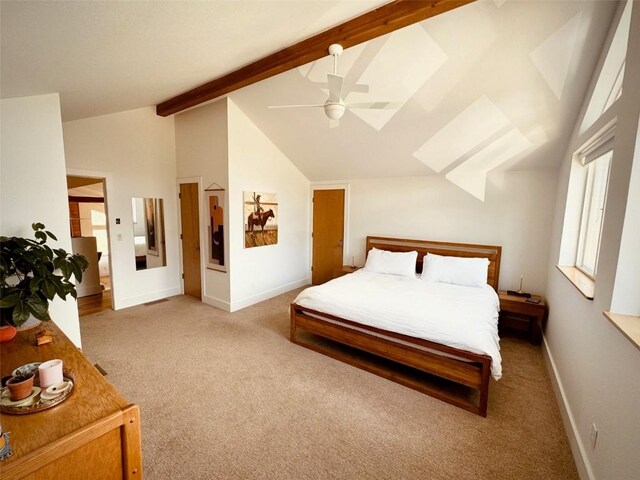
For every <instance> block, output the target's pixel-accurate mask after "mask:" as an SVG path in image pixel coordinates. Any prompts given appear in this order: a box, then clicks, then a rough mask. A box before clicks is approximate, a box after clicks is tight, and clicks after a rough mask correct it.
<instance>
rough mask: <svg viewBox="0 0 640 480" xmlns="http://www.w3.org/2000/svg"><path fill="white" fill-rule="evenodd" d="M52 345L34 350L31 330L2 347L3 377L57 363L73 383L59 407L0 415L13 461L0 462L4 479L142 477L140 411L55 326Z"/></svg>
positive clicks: (0, 369)
mask: <svg viewBox="0 0 640 480" xmlns="http://www.w3.org/2000/svg"><path fill="white" fill-rule="evenodd" d="M46 326H47V329H49V330H51V331H53V332H54V341H53V343H50V344H48V345H43V346H41V347H36V346H35V344H36V342H35V335H36V333H37V332H38V331H39V330H41V329H40V328H33V329H31V330H28V331H26V332H20V333H18V335H17V336H16V337H15V338H14V339H13V340H12V341H10V342H7V343H3V344H0V351H1V355H0V357H1V364H0V372H1V374H2V376H5V375H9V374H10V373H11V371H12V370H13V369H15V368H16V367H19V366H20V365H24V364H26V363H31V362H42V361H45V360H51V359H54V358H61V359H62V360H63V362H64V369H65V373H68V374H69V375H71V376H72V377H73V378H74V380H75V386H74V389H73V392H72V393H71V395H70V396H69V398H68V399H66V400H65V401H64V402H63V403H61V404H59V405H57V406H56V407H54V408H51V409H49V410H44V411H42V412H37V413H32V414H28V415H8V414H4V413H2V414H0V423H1V424H2V429H3V430H4V431H5V432H10V443H11V446H12V447H13V456H11V457H9V458H7V459H5V460H2V461H0V477H1V478H2V479H3V480H10V479H17V478H20V479H22V478H26V479H34V480H35V479H61V478H64V479H73V480H75V479H78V480H80V479H98V478H99V479H123V478H125V479H138V478H142V454H141V443H140V411H139V409H138V406H137V405H131V404H129V403H128V402H126V401H125V399H124V398H122V397H121V396H120V394H119V393H118V392H117V391H116V389H115V388H114V387H113V386H112V385H111V384H110V383H109V382H108V381H107V380H106V379H105V378H104V377H103V376H102V375H101V374H100V372H98V370H97V369H96V368H95V367H94V366H93V365H92V364H91V363H89V361H88V360H87V359H86V357H85V356H84V355H83V354H82V352H80V351H79V350H78V349H77V348H76V347H75V346H74V345H73V344H72V343H71V341H70V340H69V339H68V338H67V337H66V336H65V335H64V334H63V333H62V332H61V331H60V329H58V328H57V327H56V326H55V325H54V324H53V323H47V324H46Z"/></svg>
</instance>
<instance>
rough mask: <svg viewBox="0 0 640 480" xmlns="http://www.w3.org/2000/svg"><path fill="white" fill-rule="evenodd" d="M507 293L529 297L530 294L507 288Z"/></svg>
mask: <svg viewBox="0 0 640 480" xmlns="http://www.w3.org/2000/svg"><path fill="white" fill-rule="evenodd" d="M507 293H508V294H509V295H515V296H516V297H524V298H531V294H530V293H527V292H523V291H521V290H507Z"/></svg>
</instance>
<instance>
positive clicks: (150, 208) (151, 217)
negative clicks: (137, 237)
mask: <svg viewBox="0 0 640 480" xmlns="http://www.w3.org/2000/svg"><path fill="white" fill-rule="evenodd" d="M144 217H145V221H146V232H145V234H146V237H147V238H146V240H147V254H149V255H155V256H158V255H160V254H159V253H158V235H157V232H156V228H157V219H156V199H155V198H145V199H144Z"/></svg>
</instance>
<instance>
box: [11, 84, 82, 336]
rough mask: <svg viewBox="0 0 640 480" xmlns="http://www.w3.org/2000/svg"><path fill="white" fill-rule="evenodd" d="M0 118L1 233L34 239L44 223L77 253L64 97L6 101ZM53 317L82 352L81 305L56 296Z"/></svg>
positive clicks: (40, 96) (44, 96)
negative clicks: (67, 169) (72, 227)
mask: <svg viewBox="0 0 640 480" xmlns="http://www.w3.org/2000/svg"><path fill="white" fill-rule="evenodd" d="M0 116H1V117H2V124H1V127H0V131H1V150H0V152H1V155H0V161H1V163H0V165H1V168H0V233H1V234H2V235H5V236H20V237H33V230H32V229H31V224H32V223H33V222H42V223H44V224H45V225H46V227H47V229H49V230H51V231H52V232H53V233H55V234H56V236H57V237H58V242H57V243H54V245H55V246H57V247H61V248H64V249H65V250H67V251H68V252H71V232H70V231H69V206H68V203H67V180H66V174H65V160H64V148H63V141H62V123H61V119H60V100H59V97H58V94H51V95H39V96H35V97H22V98H11V99H6V100H2V101H1V102H0ZM50 313H51V317H52V318H53V319H54V321H55V322H56V324H57V325H58V326H59V327H60V328H61V329H62V331H64V333H65V334H66V335H67V336H68V337H69V338H70V339H71V341H72V342H73V343H75V344H76V345H77V346H78V347H79V346H80V343H81V342H80V324H79V321H78V308H77V305H76V302H75V300H74V299H73V298H71V297H69V299H68V300H67V301H65V302H63V301H62V300H60V299H59V298H57V297H56V299H55V300H54V301H53V302H52V304H51V308H50Z"/></svg>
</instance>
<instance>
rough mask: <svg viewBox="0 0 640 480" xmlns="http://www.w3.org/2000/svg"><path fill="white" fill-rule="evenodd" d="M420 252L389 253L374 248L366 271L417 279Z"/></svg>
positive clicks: (368, 258)
mask: <svg viewBox="0 0 640 480" xmlns="http://www.w3.org/2000/svg"><path fill="white" fill-rule="evenodd" d="M417 259H418V252H416V251H415V250H414V251H413V252H389V251H388V250H378V249H377V248H375V247H374V248H372V249H371V250H369V254H368V255H367V261H366V262H365V264H364V270H365V271H367V272H373V273H388V274H391V275H401V276H403V277H415V275H416V260H417Z"/></svg>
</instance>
